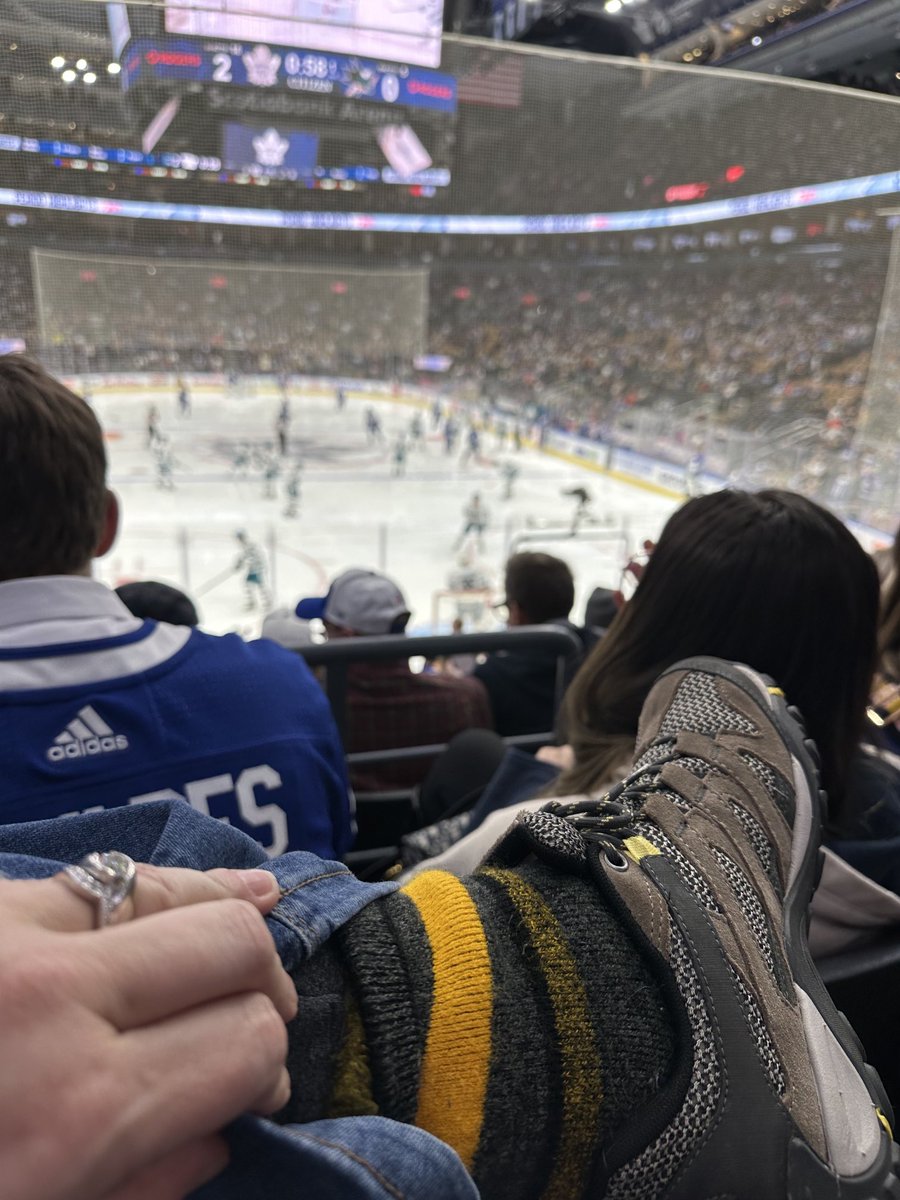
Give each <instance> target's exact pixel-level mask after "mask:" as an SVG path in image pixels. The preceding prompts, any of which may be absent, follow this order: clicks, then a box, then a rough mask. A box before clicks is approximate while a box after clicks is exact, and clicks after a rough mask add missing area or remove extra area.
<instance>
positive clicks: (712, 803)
mask: <svg viewBox="0 0 900 1200" xmlns="http://www.w3.org/2000/svg"><path fill="white" fill-rule="evenodd" d="M814 756H815V748H814V747H813V745H812V743H811V742H809V741H808V740H805V738H804V731H803V728H802V725H801V724H800V723H799V714H797V713H796V710H792V709H789V708H788V706H787V704H786V703H785V700H784V697H783V694H782V692H781V690H780V689H779V688H777V687H775V686H774V685H773V684H772V683H771V681H769V680H767V679H765V678H764V677H763V676H761V675H759V674H757V673H756V672H754V671H752V670H750V669H749V668H747V667H743V666H739V665H732V664H728V663H724V662H720V661H718V660H716V659H708V658H694V659H689V660H687V661H685V662H682V663H679V664H677V665H676V666H674V667H672V668H671V669H670V670H668V671H667V672H665V674H664V675H662V676H661V677H660V679H659V680H658V681H657V682H656V684H655V685H654V687H653V689H652V690H651V692H650V694H649V696H648V697H647V701H646V704H645V706H644V711H643V714H642V719H641V726H640V731H639V736H638V747H637V759H636V761H635V767H634V770H633V771H632V774H631V775H630V776H629V777H628V779H626V780H625V781H624V783H622V784H621V785H619V786H618V787H617V788H615V789H613V790H612V791H611V792H610V793H609V795H608V796H606V797H603V798H602V799H601V800H597V801H584V802H579V803H575V804H565V803H562V802H551V803H550V804H549V805H547V807H546V808H545V809H544V810H543V811H542V812H540V813H533V814H529V815H527V816H524V817H522V818H521V819H520V821H519V823H518V824H517V826H516V827H515V829H516V831H515V833H514V835H513V836H512V838H510V839H509V842H508V843H507V846H508V849H507V848H506V847H504V848H503V849H504V850H506V852H507V853H509V851H510V850H512V849H513V848H514V847H517V848H518V852H519V853H521V852H522V851H524V850H525V848H526V846H527V848H528V850H529V851H531V852H532V853H536V854H538V855H539V856H540V857H541V858H543V859H545V860H546V861H550V862H554V863H556V864H557V865H558V866H560V867H563V868H564V869H569V870H578V871H579V872H584V871H586V872H589V873H590V874H591V875H592V876H593V877H594V878H595V880H596V882H597V884H598V886H599V887H600V889H601V891H602V892H603V893H604V895H605V896H606V897H607V899H608V901H609V903H610V904H611V906H613V907H614V908H615V910H616V911H617V912H618V914H619V915H620V917H621V919H622V921H623V923H624V925H625V926H626V928H628V930H629V931H630V932H631V934H632V936H633V937H634V939H635V941H636V942H637V944H638V945H639V946H641V947H642V948H643V949H644V951H645V952H646V954H647V956H648V958H649V959H650V960H651V961H653V962H654V963H655V965H656V967H657V969H658V975H659V979H660V981H661V983H662V984H663V987H664V988H666V989H667V994H668V995H669V998H670V1001H671V1010H672V1012H673V1014H674V1016H675V1020H676V1023H680V1028H679V1029H678V1033H679V1042H680V1044H681V1046H682V1047H683V1053H682V1055H681V1060H680V1062H679V1063H678V1064H677V1066H676V1068H675V1070H674V1072H673V1073H672V1075H671V1076H670V1077H669V1079H667V1080H666V1081H665V1082H664V1083H663V1085H662V1087H661V1090H660V1092H659V1094H658V1095H657V1097H656V1100H655V1101H654V1102H653V1103H652V1104H651V1105H650V1106H648V1107H647V1108H646V1109H644V1110H643V1111H642V1112H641V1114H640V1117H639V1119H638V1120H636V1121H634V1122H631V1123H630V1124H629V1126H628V1127H626V1128H625V1129H623V1130H621V1131H620V1133H619V1136H618V1138H617V1139H616V1141H615V1142H614V1144H613V1145H612V1146H610V1147H607V1151H606V1153H605V1154H604V1155H603V1161H602V1162H598V1163H596V1164H595V1169H594V1177H593V1185H592V1188H591V1189H590V1190H589V1192H588V1193H586V1194H588V1195H592V1196H597V1197H599V1196H606V1197H610V1198H616V1200H625V1198H627V1200H652V1198H656V1197H660V1198H661V1197H666V1198H667V1200H781V1198H788V1200H818V1198H820V1197H821V1198H823V1200H825V1198H829V1200H885V1198H889V1197H894V1198H898V1197H900V1180H898V1176H897V1168H898V1154H900V1152H898V1148H897V1147H896V1146H895V1145H894V1143H893V1140H892V1134H891V1123H892V1121H893V1114H892V1113H891V1111H890V1108H889V1105H888V1102H887V1098H886V1096H885V1095H884V1092H883V1089H882V1087H881V1084H880V1081H879V1080H878V1077H877V1075H876V1074H875V1072H874V1071H873V1070H872V1069H871V1068H870V1067H869V1066H867V1065H866V1064H865V1062H864V1060H863V1057H862V1048H861V1046H860V1044H859V1041H858V1039H857V1038H856V1036H855V1034H854V1033H853V1031H852V1029H851V1028H850V1026H849V1025H848V1024H847V1022H846V1021H845V1019H844V1018H843V1017H842V1016H841V1015H840V1014H839V1013H838V1012H837V1010H836V1009H835V1007H834V1005H833V1004H832V1002H831V1000H830V998H829V996H828V993H827V992H826V990H825V987H824V985H823V983H822V981H821V979H820V977H819V975H818V973H817V971H816V969H815V967H814V965H813V962H812V959H811V958H810V954H809V949H808V946H807V942H806V932H807V924H808V911H809V901H810V897H811V895H812V892H813V889H814V886H815V882H816V869H817V864H818V861H819V855H818V847H819V833H820V827H821V821H822V803H823V799H824V797H823V795H822V793H821V792H820V790H819V783H818V776H817V771H816V766H815V761H814ZM502 846H503V844H502V843H501V847H502ZM502 853H503V851H502V850H501V854H502Z"/></svg>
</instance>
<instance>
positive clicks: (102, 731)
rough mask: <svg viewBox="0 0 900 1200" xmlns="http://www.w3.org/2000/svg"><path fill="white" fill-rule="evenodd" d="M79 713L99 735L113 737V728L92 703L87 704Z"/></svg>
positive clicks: (86, 723)
mask: <svg viewBox="0 0 900 1200" xmlns="http://www.w3.org/2000/svg"><path fill="white" fill-rule="evenodd" d="M78 715H79V717H81V719H82V721H84V723H85V725H89V726H90V728H91V730H92V732H93V733H95V734H96V735H97V737H112V730H111V729H110V727H109V726H108V725H107V723H106V722H105V721H104V720H103V718H102V717H101V716H100V714H99V713H98V712H97V710H96V709H95V708H93V707H92V706H91V705H90V704H86V705H85V706H84V708H83V709H82V710H81V712H79V714H78Z"/></svg>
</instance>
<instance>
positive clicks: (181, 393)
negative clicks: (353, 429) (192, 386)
mask: <svg viewBox="0 0 900 1200" xmlns="http://www.w3.org/2000/svg"><path fill="white" fill-rule="evenodd" d="M178 415H179V416H181V417H189V416H190V415H191V393H190V392H189V391H188V385H187V384H186V383H185V382H184V380H183V379H182V378H181V376H180V375H179V376H178Z"/></svg>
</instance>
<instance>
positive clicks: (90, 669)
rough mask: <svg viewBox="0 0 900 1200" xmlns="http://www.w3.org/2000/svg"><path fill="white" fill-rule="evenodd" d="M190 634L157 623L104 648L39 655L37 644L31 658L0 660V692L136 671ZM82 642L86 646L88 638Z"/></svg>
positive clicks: (179, 646)
mask: <svg viewBox="0 0 900 1200" xmlns="http://www.w3.org/2000/svg"><path fill="white" fill-rule="evenodd" d="M190 636H191V630H190V629H189V628H188V627H187V626H185V625H158V626H157V627H156V629H154V630H153V632H152V633H151V634H150V635H149V636H148V637H145V638H142V639H141V640H140V641H138V642H127V643H126V644H125V645H123V646H114V647H111V648H110V647H107V648H106V649H104V650H90V649H86V650H85V652H84V653H83V654H61V655H59V656H46V657H42V656H41V655H40V648H37V649H36V655H35V657H34V658H23V659H12V660H9V661H6V662H3V661H0V693H3V692H33V691H39V690H41V689H43V688H64V687H81V686H84V685H85V684H91V683H104V682H105V681H106V680H109V679H119V678H122V677H124V676H128V675H137V674H139V673H141V672H143V671H150V670H152V669H153V668H154V667H158V666H160V665H161V664H162V663H164V662H166V661H167V660H168V659H170V658H172V656H173V655H175V654H177V653H178V651H179V650H181V649H182V647H183V646H184V644H185V642H186V641H187V640H188V638H189V637H190ZM85 645H86V647H90V642H86V643H85ZM70 728H71V726H70ZM87 736H88V737H93V736H94V734H92V733H88V734H87Z"/></svg>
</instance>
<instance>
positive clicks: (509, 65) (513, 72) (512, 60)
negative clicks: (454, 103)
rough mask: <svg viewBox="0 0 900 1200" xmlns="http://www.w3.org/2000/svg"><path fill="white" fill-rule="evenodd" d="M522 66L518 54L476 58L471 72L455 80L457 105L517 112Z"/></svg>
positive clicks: (486, 54)
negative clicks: (481, 105)
mask: <svg viewBox="0 0 900 1200" xmlns="http://www.w3.org/2000/svg"><path fill="white" fill-rule="evenodd" d="M524 65H525V64H524V62H523V60H522V58H521V57H520V56H519V55H518V54H508V53H507V54H497V53H495V52H491V51H486V52H485V53H484V54H481V55H479V57H478V58H477V59H476V60H475V64H474V66H473V67H472V68H471V70H469V71H467V72H466V73H465V74H464V75H460V76H459V77H458V79H457V95H458V97H459V101H460V103H461V104H486V105H488V106H490V107H492V108H518V107H519V106H520V105H521V103H522V77H523V74H524Z"/></svg>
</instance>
